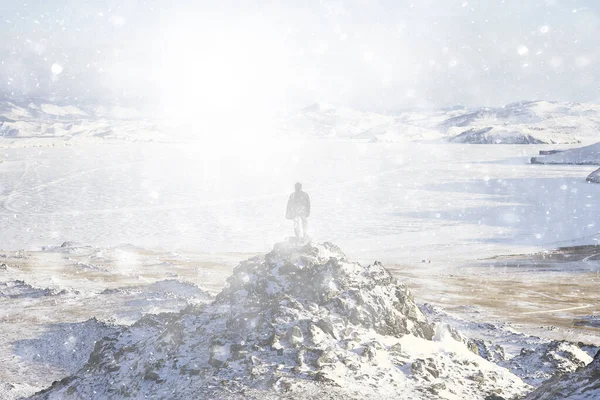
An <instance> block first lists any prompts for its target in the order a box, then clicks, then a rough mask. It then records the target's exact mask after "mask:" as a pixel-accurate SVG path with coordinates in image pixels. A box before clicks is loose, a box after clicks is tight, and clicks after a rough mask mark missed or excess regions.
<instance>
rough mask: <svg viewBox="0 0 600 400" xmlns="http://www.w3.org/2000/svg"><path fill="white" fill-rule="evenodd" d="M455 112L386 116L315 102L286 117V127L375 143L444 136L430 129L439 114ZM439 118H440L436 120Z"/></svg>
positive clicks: (323, 135)
mask: <svg viewBox="0 0 600 400" xmlns="http://www.w3.org/2000/svg"><path fill="white" fill-rule="evenodd" d="M451 112H452V111H450V110H448V111H436V112H406V113H401V114H400V115H384V114H378V113H373V112H363V111H357V110H352V109H349V108H342V107H335V106H332V105H328V104H321V103H315V104H313V105H311V106H309V107H306V108H304V109H303V110H301V111H300V112H298V113H295V114H293V115H291V116H289V117H288V118H286V119H285V120H284V122H283V123H282V125H283V126H284V127H285V129H286V130H288V131H291V132H299V133H304V134H309V135H315V136H319V137H334V138H335V137H337V138H354V139H362V140H367V141H372V142H394V141H406V140H410V141H419V140H431V139H438V138H441V137H442V135H441V134H440V133H439V132H438V131H437V129H431V127H432V126H435V124H436V122H438V120H439V115H440V114H442V115H446V113H451ZM436 117H438V118H437V119H436Z"/></svg>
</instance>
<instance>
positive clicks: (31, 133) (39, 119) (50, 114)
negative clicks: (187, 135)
mask: <svg viewBox="0 0 600 400" xmlns="http://www.w3.org/2000/svg"><path fill="white" fill-rule="evenodd" d="M0 137H4V138H12V139H48V138H62V139H73V138H103V139H121V140H135V141H139V140H144V141H145V140H156V139H160V138H164V137H165V136H164V133H163V132H161V130H160V129H159V128H158V127H157V126H156V124H154V123H153V122H151V121H149V120H148V119H146V118H143V117H142V114H141V113H139V112H138V111H136V110H133V109H127V108H124V107H100V106H99V107H75V106H72V105H57V104H49V103H43V102H42V103H34V102H30V103H24V104H17V103H14V102H9V101H4V102H0Z"/></svg>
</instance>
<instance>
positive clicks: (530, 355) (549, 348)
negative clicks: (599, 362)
mask: <svg viewBox="0 0 600 400" xmlns="http://www.w3.org/2000/svg"><path fill="white" fill-rule="evenodd" d="M591 361H592V357H590V355H589V354H587V353H586V352H585V351H583V350H582V349H581V348H580V347H579V346H577V345H576V344H574V343H569V342H565V341H552V342H549V343H544V344H542V345H540V346H537V347H536V348H533V349H522V350H521V353H520V354H519V355H517V356H515V357H513V358H511V359H510V360H508V361H506V362H504V363H501V365H503V366H505V367H507V368H508V369H510V370H511V371H513V372H514V373H515V374H517V375H519V376H520V377H521V378H523V380H524V381H525V382H527V383H529V384H531V385H533V386H538V385H539V384H541V383H542V382H544V381H546V380H548V379H550V378H552V377H554V376H559V375H563V374H565V373H569V372H573V371H575V370H577V369H578V368H581V367H584V366H586V365H588V364H589V363H590V362H591Z"/></svg>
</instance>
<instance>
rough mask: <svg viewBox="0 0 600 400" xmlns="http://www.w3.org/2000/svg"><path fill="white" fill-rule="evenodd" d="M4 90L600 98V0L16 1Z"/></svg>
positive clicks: (1, 4)
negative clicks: (599, 42) (598, 41)
mask: <svg viewBox="0 0 600 400" xmlns="http://www.w3.org/2000/svg"><path fill="white" fill-rule="evenodd" d="M0 35H1V36H0V37H1V39H0V60H1V61H0V77H1V78H0V79H1V80H0V90H2V91H3V92H5V93H8V94H11V93H14V94H15V95H17V96H32V97H36V96H45V97H53V98H55V99H61V98H65V97H68V98H69V99H71V100H72V99H75V98H77V99H78V100H84V101H91V102H106V101H129V102H133V103H135V102H138V103H143V104H153V105H159V106H160V107H161V109H163V110H168V112H169V113H175V114H177V113H187V114H189V113H200V114H202V113H204V114H205V115H211V116H213V118H215V116H216V115H218V116H223V115H226V116H227V115H229V116H230V115H232V113H235V114H236V115H239V113H240V112H242V111H244V112H245V113H246V114H247V115H246V117H248V118H250V117H251V116H252V115H257V114H259V110H267V109H268V110H274V109H277V110H280V109H285V108H289V107H300V106H302V105H305V104H308V103H311V102H314V101H322V102H328V103H334V104H338V105H342V106H349V107H354V108H359V109H367V110H390V109H392V110H393V109H399V108H406V107H413V106H429V107H441V106H451V105H456V104H464V105H500V104H505V103H508V102H512V101H518V100H527V99H548V100H562V101H598V100H600V99H599V96H600V95H599V94H598V93H600V90H599V89H600V68H598V63H600V46H598V44H597V38H598V37H600V3H599V2H597V1H596V0H531V1H523V0H479V1H473V0H470V1H467V0H421V1H404V0H379V1H371V0H369V1H367V0H349V1H342V0H322V1H317V0H308V1H305V2H291V1H289V2H261V1H258V2H256V1H249V0H237V1H234V0H225V1H221V2H192V1H176V0H175V1H169V2H163V1H158V0H146V1H143V0H104V1H91V0H88V1H82V0H56V1H51V2H48V1H44V0H27V1H15V0H0Z"/></svg>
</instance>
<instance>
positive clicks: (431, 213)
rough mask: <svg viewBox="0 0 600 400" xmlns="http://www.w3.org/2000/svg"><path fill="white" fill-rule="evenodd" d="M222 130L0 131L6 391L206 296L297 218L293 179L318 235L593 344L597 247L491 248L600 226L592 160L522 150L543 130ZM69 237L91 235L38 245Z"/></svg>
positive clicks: (456, 304)
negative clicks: (27, 139)
mask: <svg viewBox="0 0 600 400" xmlns="http://www.w3.org/2000/svg"><path fill="white" fill-rule="evenodd" d="M225 144H226V143H222V144H219V143H215V142H214V141H213V142H211V143H200V144H195V145H193V146H192V145H177V144H152V143H144V144H140V143H136V144H128V143H125V142H123V143H119V144H114V143H113V144H102V145H99V144H97V143H95V144H94V145H89V146H87V145H85V144H78V145H76V146H54V147H38V148H5V149H2V151H1V152H0V176H2V180H1V181H0V232H1V233H0V248H3V249H5V254H4V256H3V257H2V258H0V294H1V295H0V310H2V311H1V312H0V331H1V332H2V335H0V336H1V337H2V341H1V342H0V360H1V361H2V364H3V365H4V366H5V368H4V369H3V370H2V371H1V375H0V393H3V390H5V389H3V387H4V386H2V385H7V384H11V385H13V386H14V385H16V384H17V383H19V384H21V385H24V386H23V387H21V388H17V389H18V390H12V391H7V392H6V393H13V395H12V396H14V394H15V393H23V394H27V393H32V392H33V391H35V390H38V389H40V388H42V387H44V386H47V385H48V384H49V383H51V381H52V380H54V379H59V378H60V377H63V376H65V374H66V372H72V371H70V369H71V368H73V365H79V366H81V363H82V362H85V360H84V358H85V357H86V354H89V353H86V349H87V350H89V348H91V347H93V341H94V340H97V339H99V338H101V336H102V335H104V334H105V333H106V332H110V331H111V329H113V328H114V325H115V324H130V323H132V322H133V321H135V320H136V319H137V318H139V317H140V316H141V315H143V314H146V313H157V312H162V311H173V310H177V309H180V308H182V307H184V306H185V305H187V304H190V303H198V302H200V303H201V302H206V301H208V300H209V299H210V295H211V294H215V293H216V292H217V291H218V290H219V289H220V288H221V287H222V285H223V283H224V281H225V279H226V278H227V277H228V276H229V274H230V271H231V269H232V268H233V266H234V265H235V264H236V263H237V262H239V261H241V260H243V259H246V258H247V257H248V256H249V255H250V254H256V253H262V252H266V251H268V250H270V249H271V247H272V245H273V243H275V242H277V241H280V240H281V239H282V238H283V237H285V236H288V235H289V234H290V233H291V224H290V223H289V222H288V221H286V220H285V219H284V218H283V214H284V207H285V202H286V200H287V196H288V195H289V192H291V190H292V187H293V183H294V182H295V181H302V182H303V183H304V185H305V189H306V191H307V192H308V193H309V194H310V195H311V199H312V203H313V213H312V215H311V218H310V224H311V226H310V229H311V235H312V237H313V238H314V239H315V240H317V241H319V242H321V241H325V240H330V241H333V242H335V243H337V244H339V245H341V247H342V248H343V249H344V250H345V252H346V253H347V254H348V256H349V257H351V258H352V259H357V260H359V261H361V262H363V263H365V264H366V263H371V262H372V261H374V260H376V259H377V260H381V261H385V262H387V263H388V265H389V266H390V267H391V268H392V271H393V272H394V273H395V274H396V275H397V276H398V277H399V278H400V279H401V280H402V281H405V282H407V283H408V286H409V288H411V289H413V291H414V293H415V298H416V300H417V301H418V302H421V303H422V302H427V303H430V304H433V305H436V306H442V307H444V308H445V309H447V310H449V311H450V312H452V313H453V314H456V315H458V316H461V317H468V318H470V319H472V320H476V321H479V322H494V323H502V324H504V323H510V324H512V325H511V326H512V327H514V328H517V329H520V330H523V331H526V332H529V333H535V334H538V335H540V336H542V335H543V336H546V337H548V338H553V339H564V338H567V339H570V340H582V341H585V342H588V343H593V344H596V345H598V343H599V339H598V338H599V335H598V332H597V328H594V327H593V325H594V321H596V319H595V318H597V317H596V315H597V313H598V309H597V306H596V304H597V300H598V296H597V295H596V294H595V290H594V288H595V287H596V286H597V281H598V270H599V269H600V268H599V267H598V264H597V262H596V261H594V258H593V257H591V258H587V259H585V257H587V255H586V256H585V257H580V258H577V259H576V261H575V262H564V260H562V261H563V262H560V263H555V264H554V265H551V266H547V263H546V262H539V261H540V260H537V259H536V260H537V261H536V263H534V265H531V259H532V257H529V256H523V257H522V258H518V257H516V258H507V259H499V258H496V259H492V260H487V259H489V258H491V257H494V256H497V255H510V254H531V253H536V252H539V251H543V250H546V249H552V248H557V247H560V246H572V245H576V244H594V243H596V241H597V239H598V238H600V232H599V229H598V224H599V222H600V221H599V220H600V213H599V212H598V211H599V210H598V201H597V196H598V195H599V193H598V190H600V189H599V187H598V186H597V185H591V184H587V183H586V182H585V177H586V176H587V175H588V174H589V173H590V172H592V171H593V170H594V169H595V167H593V166H592V167H590V166H563V165H531V164H529V159H530V158H531V157H532V156H535V155H536V154H538V151H539V150H540V149H552V148H553V147H551V146H537V145H527V146H522V145H514V146H506V145H493V146H490V145H462V144H415V143H410V144H408V143H407V144H398V143H396V144H383V143H372V144H371V143H358V142H351V141H346V142H340V141H327V140H296V141H286V142H278V141H271V142H258V143H252V142H250V141H247V142H245V143H243V145H242V146H239V147H240V148H239V149H237V148H238V147H233V148H232V147H231V146H225ZM225 148H226V149H227V150H224V149H225ZM561 148H564V147H561ZM236 149H237V150H236ZM67 240H73V241H76V242H80V243H83V244H84V245H91V246H93V247H82V248H77V249H72V248H69V247H67V248H55V247H46V248H45V250H44V251H35V250H36V249H37V250H39V249H40V248H41V247H42V246H52V245H54V246H56V245H60V244H61V243H62V242H63V241H67ZM124 243H130V244H132V245H133V246H123V244H124ZM18 249H27V250H29V251H27V252H16V250H18ZM31 250H34V251H31ZM483 259H486V260H483ZM534 259H535V257H534ZM482 260H483V261H482ZM507 260H508V261H507ZM423 261H424V262H423ZM490 293H493V294H494V295H493V296H491V295H490ZM93 317H95V318H97V319H98V320H91V321H89V319H90V318H93ZM85 321H88V322H85ZM578 321H591V322H589V323H587V322H586V323H577V322H578ZM83 323H85V324H87V325H81V324H83ZM511 329H513V328H511ZM69 332H74V333H69ZM78 332H79V333H78ZM85 335H89V338H88V340H87V341H86V340H83V336H85ZM45 338H58V339H57V340H59V341H61V342H62V344H63V345H62V346H59V347H58V348H57V347H56V343H54V344H51V343H53V340H54V339H51V340H49V341H48V342H47V343H45V342H44V340H45ZM92 339H93V340H92ZM54 342H56V340H54ZM76 344H77V345H76ZM48 346H50V348H49V347H48ZM77 346H79V347H77ZM517 347H518V346H517ZM49 354H50V355H52V356H53V357H54V358H52V357H50V359H51V360H52V362H51V363H50V364H48V361H47V358H48V355H49ZM74 354H76V355H74ZM36 357H37V358H36ZM41 358H44V360H45V361H44V362H41V361H40V359H41ZM69 366H70V367H69ZM17 386H18V385H17ZM0 397H1V396H0Z"/></svg>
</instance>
